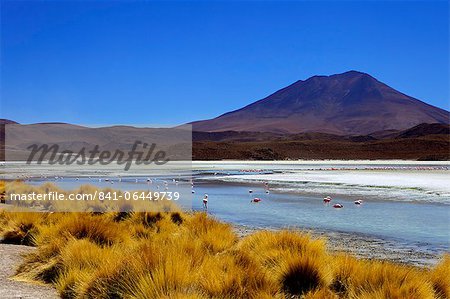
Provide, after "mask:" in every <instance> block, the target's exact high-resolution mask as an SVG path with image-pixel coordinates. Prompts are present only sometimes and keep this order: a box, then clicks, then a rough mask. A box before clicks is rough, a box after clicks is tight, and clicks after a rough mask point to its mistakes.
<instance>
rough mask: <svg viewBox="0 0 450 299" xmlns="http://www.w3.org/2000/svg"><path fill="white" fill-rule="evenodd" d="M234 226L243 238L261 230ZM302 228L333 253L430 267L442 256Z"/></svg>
mask: <svg viewBox="0 0 450 299" xmlns="http://www.w3.org/2000/svg"><path fill="white" fill-rule="evenodd" d="M233 228H234V230H235V232H236V233H237V234H238V236H239V237H240V238H242V237H245V236H247V235H249V234H252V233H254V232H256V231H258V229H256V228H251V227H247V226H240V225H235V224H233ZM274 230H275V231H276V230H278V229H274ZM297 231H298V230H297ZM300 231H301V232H307V233H310V234H311V235H312V236H313V237H314V238H325V239H326V240H327V249H328V250H330V251H331V252H335V253H338V252H345V253H349V254H351V255H353V256H355V257H357V258H362V259H369V260H371V259H374V260H386V261H390V262H395V263H401V264H407V265H413V266H419V267H430V266H433V265H435V264H436V263H438V261H439V259H440V258H441V255H439V254H437V253H432V252H424V251H420V250H417V248H414V247H412V246H408V245H406V244H405V245H399V244H398V243H396V242H393V241H389V240H384V239H381V238H377V237H374V236H365V235H362V234H352V233H344V232H335V231H333V232H324V231H318V230H307V229H304V230H300Z"/></svg>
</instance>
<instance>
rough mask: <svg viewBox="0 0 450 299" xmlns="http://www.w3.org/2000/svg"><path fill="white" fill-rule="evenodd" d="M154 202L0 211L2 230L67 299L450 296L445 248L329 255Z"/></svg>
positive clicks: (286, 237)
mask: <svg viewBox="0 0 450 299" xmlns="http://www.w3.org/2000/svg"><path fill="white" fill-rule="evenodd" d="M14 186H15V188H25V187H24V186H22V185H20V184H16V185H14ZM40 188H52V186H51V185H47V186H41V187H40ZM93 190H94V189H92V188H91V187H88V186H83V187H82V188H81V190H80V192H93ZM161 205H162V207H164V208H167V211H166V212H164V209H158V211H159V212H139V211H135V210H132V209H131V208H130V209H125V208H126V207H124V209H121V211H122V212H104V211H102V212H96V211H93V210H91V213H58V212H55V213H19V212H13V211H10V212H4V211H3V212H0V224H1V226H0V234H1V236H2V237H3V241H4V242H11V243H17V244H28V245H34V246H37V251H36V252H34V253H32V254H30V255H28V256H27V257H26V258H25V260H24V262H23V264H22V265H21V266H20V267H19V269H18V273H17V275H16V279H21V280H35V281H36V280H37V281H41V282H45V283H51V284H54V285H55V286H56V288H57V290H58V291H59V293H60V295H61V297H62V298H66V299H72V298H255V299H256V298H348V299H353V298H380V299H381V298H449V297H450V281H449V277H450V273H449V269H450V257H449V256H448V255H447V256H445V257H444V258H443V260H442V261H441V263H440V264H439V265H437V266H436V267H435V268H433V269H421V268H416V267H410V266H405V265H399V264H394V263H389V262H381V261H366V260H361V259H356V258H354V257H351V256H349V255H347V254H330V253H329V252H327V251H326V249H325V248H326V247H325V241H324V240H322V239H314V238H312V237H311V236H309V235H307V234H303V233H299V232H296V231H278V232H272V231H260V232H257V233H254V234H252V235H249V236H247V237H245V238H242V239H239V238H238V237H237V236H236V234H235V232H234V231H233V229H232V227H231V226H230V225H229V224H226V223H222V222H220V221H217V220H216V219H214V218H211V217H209V216H208V215H206V214H205V213H184V212H181V211H179V210H177V209H173V206H171V205H170V204H168V205H166V204H161ZM169 207H170V208H169Z"/></svg>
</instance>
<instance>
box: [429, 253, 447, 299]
mask: <svg viewBox="0 0 450 299" xmlns="http://www.w3.org/2000/svg"><path fill="white" fill-rule="evenodd" d="M430 279H431V283H432V285H433V289H434V290H435V292H436V295H437V297H438V298H450V254H446V255H445V256H444V257H443V258H442V260H441V262H440V263H439V264H438V265H437V266H436V267H435V268H434V269H432V270H431V275H430Z"/></svg>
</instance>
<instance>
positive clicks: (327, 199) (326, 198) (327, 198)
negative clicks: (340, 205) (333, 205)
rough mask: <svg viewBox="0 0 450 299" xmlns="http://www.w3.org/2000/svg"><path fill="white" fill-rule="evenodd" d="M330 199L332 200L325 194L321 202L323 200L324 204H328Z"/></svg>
mask: <svg viewBox="0 0 450 299" xmlns="http://www.w3.org/2000/svg"><path fill="white" fill-rule="evenodd" d="M331 200H332V198H331V197H330V196H327V197H325V198H324V199H323V202H324V203H325V204H329V203H330V201H331Z"/></svg>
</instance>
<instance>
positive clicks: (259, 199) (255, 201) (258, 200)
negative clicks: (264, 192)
mask: <svg viewBox="0 0 450 299" xmlns="http://www.w3.org/2000/svg"><path fill="white" fill-rule="evenodd" d="M261 200H262V199H261V198H259V197H255V198H253V199H252V200H251V201H250V202H254V203H257V202H260V201H261Z"/></svg>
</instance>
